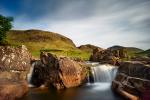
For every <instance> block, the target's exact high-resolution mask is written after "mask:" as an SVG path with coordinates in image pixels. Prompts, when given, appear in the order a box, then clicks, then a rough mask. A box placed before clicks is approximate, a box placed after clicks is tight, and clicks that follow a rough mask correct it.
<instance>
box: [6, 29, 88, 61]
mask: <svg viewBox="0 0 150 100" xmlns="http://www.w3.org/2000/svg"><path fill="white" fill-rule="evenodd" d="M7 41H8V43H9V44H11V45H13V46H19V45H26V46H27V48H28V49H29V51H30V52H31V53H32V55H33V56H35V57H38V56H39V54H40V51H46V52H51V53H55V54H56V55H60V56H71V57H72V56H73V57H74V56H75V57H81V58H82V57H83V58H84V57H85V58H86V56H88V54H86V53H84V52H82V51H81V50H79V49H77V48H76V46H75V44H74V43H73V41H72V40H71V39H69V38H67V37H65V36H63V35H60V34H58V33H54V32H48V31H42V30H11V31H9V32H8V33H7Z"/></svg>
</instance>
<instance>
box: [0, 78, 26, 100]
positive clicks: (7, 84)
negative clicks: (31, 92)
mask: <svg viewBox="0 0 150 100" xmlns="http://www.w3.org/2000/svg"><path fill="white" fill-rule="evenodd" d="M27 91H28V83H27V82H26V81H13V80H0V100H15V99H18V98H21V97H22V96H24V95H25V94H26V93H27Z"/></svg>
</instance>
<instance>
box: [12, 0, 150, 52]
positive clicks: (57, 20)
mask: <svg viewBox="0 0 150 100" xmlns="http://www.w3.org/2000/svg"><path fill="white" fill-rule="evenodd" d="M113 1H115V2H113ZM113 1H112V2H108V1H107V2H103V3H102V2H101V1H99V0H97V2H96V3H93V4H91V5H89V8H87V5H86V6H85V4H87V3H85V2H83V1H82V2H75V1H74V2H69V3H66V4H65V3H64V4H63V5H60V8H59V9H57V11H55V12H49V13H50V14H47V15H46V16H43V17H41V18H40V19H38V20H33V21H32V20H28V16H27V15H26V14H24V15H21V16H18V17H17V18H16V20H15V23H14V24H15V25H14V26H15V27H14V29H33V28H38V29H43V30H49V31H53V32H58V33H61V34H62V35H65V36H67V37H69V38H71V39H72V40H73V41H74V42H75V44H77V46H79V45H81V44H88V43H90V44H94V45H98V46H101V47H104V48H107V47H109V46H112V45H123V46H136V47H139V48H143V49H148V48H150V44H143V45H142V44H139V43H137V41H142V40H146V39H148V38H150V35H149V34H148V33H147V31H145V30H147V29H149V27H148V26H145V24H147V23H149V22H145V20H150V14H149V9H147V8H149V4H150V2H144V3H138V4H136V3H135V2H129V1H128V2H127V3H125V4H124V2H118V0H113ZM84 3H85V4H84ZM134 3H135V4H134ZM85 8H86V10H85V13H84V10H83V9H85ZM87 10H89V11H87ZM84 15H86V16H84ZM143 27H144V28H143ZM141 30H144V31H141ZM144 35H145V36H144ZM146 35H147V36H146Z"/></svg>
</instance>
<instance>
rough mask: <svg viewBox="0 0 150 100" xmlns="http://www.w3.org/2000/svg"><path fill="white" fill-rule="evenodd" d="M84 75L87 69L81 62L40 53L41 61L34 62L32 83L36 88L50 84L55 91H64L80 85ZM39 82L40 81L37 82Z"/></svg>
mask: <svg viewBox="0 0 150 100" xmlns="http://www.w3.org/2000/svg"><path fill="white" fill-rule="evenodd" d="M86 74H87V69H86V65H85V64H84V63H83V62H77V61H74V60H71V59H69V58H67V57H60V58H58V57H56V56H54V55H52V54H50V53H48V54H47V53H46V54H44V53H42V54H41V61H38V62H35V68H34V73H33V77H32V83H34V84H35V85H38V86H39V85H41V84H47V85H50V84H51V85H53V86H54V87H55V88H57V89H64V88H70V87H75V86H79V85H81V83H82V82H83V81H84V80H85V78H86ZM39 80H41V81H40V82H37V81H39ZM38 83H41V84H38Z"/></svg>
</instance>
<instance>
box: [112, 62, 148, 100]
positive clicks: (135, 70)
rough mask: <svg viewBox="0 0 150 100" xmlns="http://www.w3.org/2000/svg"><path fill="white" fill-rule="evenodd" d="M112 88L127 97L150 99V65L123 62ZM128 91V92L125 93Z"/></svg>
mask: <svg viewBox="0 0 150 100" xmlns="http://www.w3.org/2000/svg"><path fill="white" fill-rule="evenodd" d="M112 88H113V89H114V90H115V91H117V92H118V93H120V94H121V95H123V96H125V97H126V98H129V99H133V97H134V98H137V99H139V98H141V99H142V100H145V99H144V98H148V99H146V100H149V99H150V96H149V95H150V66H148V65H144V64H142V63H140V62H122V63H121V64H120V67H119V69H118V73H117V76H116V78H115V80H114V81H113V82H112ZM124 92H127V93H128V95H127V93H124Z"/></svg>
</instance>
